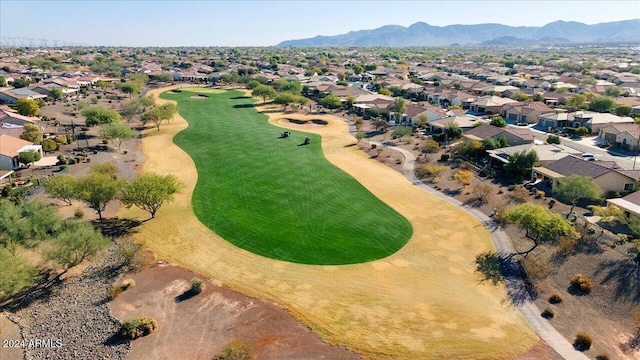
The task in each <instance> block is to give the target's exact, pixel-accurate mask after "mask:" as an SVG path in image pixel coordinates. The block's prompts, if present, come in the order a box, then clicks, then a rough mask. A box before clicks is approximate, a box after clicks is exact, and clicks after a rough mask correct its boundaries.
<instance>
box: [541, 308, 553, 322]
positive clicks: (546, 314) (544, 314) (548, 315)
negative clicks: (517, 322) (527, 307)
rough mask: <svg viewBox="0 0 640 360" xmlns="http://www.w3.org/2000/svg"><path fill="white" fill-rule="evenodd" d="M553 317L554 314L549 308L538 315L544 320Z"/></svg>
mask: <svg viewBox="0 0 640 360" xmlns="http://www.w3.org/2000/svg"><path fill="white" fill-rule="evenodd" d="M555 315H556V313H555V312H554V311H553V309H552V308H550V307H546V308H544V310H542V313H541V314H540V316H542V317H543V318H545V319H553V317H554V316H555Z"/></svg>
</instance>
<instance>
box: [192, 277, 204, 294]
mask: <svg viewBox="0 0 640 360" xmlns="http://www.w3.org/2000/svg"><path fill="white" fill-rule="evenodd" d="M202 290H204V281H202V280H200V279H198V278H195V279H193V280H191V293H193V294H200V293H201V292H202Z"/></svg>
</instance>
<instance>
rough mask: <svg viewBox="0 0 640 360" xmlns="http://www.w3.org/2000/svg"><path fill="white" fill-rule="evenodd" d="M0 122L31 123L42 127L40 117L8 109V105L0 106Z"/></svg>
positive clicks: (22, 124)
mask: <svg viewBox="0 0 640 360" xmlns="http://www.w3.org/2000/svg"><path fill="white" fill-rule="evenodd" d="M0 123H3V124H13V125H20V126H24V125H25V124H31V125H35V126H37V127H38V128H39V129H42V126H41V122H40V118H38V117H35V116H24V115H20V114H18V113H17V112H15V111H13V110H11V109H9V108H8V107H4V106H3V107H0Z"/></svg>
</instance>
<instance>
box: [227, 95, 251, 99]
mask: <svg viewBox="0 0 640 360" xmlns="http://www.w3.org/2000/svg"><path fill="white" fill-rule="evenodd" d="M240 99H251V97H250V96H236V97H232V98H231V100H240Z"/></svg>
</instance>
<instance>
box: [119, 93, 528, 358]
mask: <svg viewBox="0 0 640 360" xmlns="http://www.w3.org/2000/svg"><path fill="white" fill-rule="evenodd" d="M177 88H178V87H177V86H175V87H173V88H163V89H158V90H153V91H151V92H150V93H151V94H154V95H155V96H156V98H157V99H158V101H157V102H158V103H160V104H162V103H165V102H168V101H174V102H175V103H176V104H177V105H178V114H177V115H176V116H174V118H173V119H171V121H170V122H168V123H163V124H162V126H161V127H160V131H157V130H156V129H155V128H149V129H147V130H145V133H144V137H143V140H142V147H143V151H144V155H145V162H144V164H143V168H142V172H155V173H160V174H173V175H175V176H176V177H177V178H178V179H179V180H180V181H182V182H183V183H184V184H185V185H186V186H185V188H184V189H183V190H182V192H181V193H179V194H177V195H176V197H175V201H173V202H172V203H170V204H166V205H165V206H163V208H162V209H160V211H159V212H158V213H157V215H156V218H155V219H154V220H151V221H146V222H144V223H143V224H142V225H141V226H139V227H138V228H137V229H136V231H137V232H136V233H135V234H133V236H134V237H135V239H136V240H138V241H140V242H143V243H144V244H145V247H146V248H148V249H150V250H151V251H153V252H154V253H155V254H156V257H157V258H158V259H160V260H164V261H167V262H170V263H173V264H177V265H180V266H182V267H184V268H186V269H189V270H191V271H194V272H196V273H198V274H200V275H202V276H205V277H207V278H209V279H211V280H212V281H214V282H215V283H216V284H219V285H225V286H228V287H230V288H232V289H234V290H236V291H239V292H241V293H243V294H246V295H249V296H252V297H257V298H265V299H268V300H271V301H273V302H275V303H277V304H279V305H280V306H282V307H284V308H286V309H287V310H288V311H289V312H290V313H291V314H292V315H294V316H295V317H296V318H297V319H299V320H300V321H301V322H302V323H304V324H305V325H306V326H308V327H309V328H311V329H312V330H313V331H314V332H315V333H317V334H318V335H320V336H321V337H322V339H323V340H325V341H327V342H330V343H333V344H340V345H344V346H347V347H348V348H349V349H351V350H353V351H355V352H357V353H360V354H363V355H364V358H376V359H391V358H393V359H514V358H517V357H518V356H519V355H522V354H524V353H526V352H527V351H529V350H531V349H532V348H533V347H535V346H536V344H538V341H539V338H538V337H537V336H536V334H535V333H534V331H533V330H532V329H531V328H530V327H529V325H528V324H527V322H526V320H525V319H524V317H523V316H522V315H521V314H520V313H519V312H518V311H517V309H516V308H515V307H513V306H511V305H510V304H509V302H508V300H507V296H506V290H505V288H504V286H502V285H497V286H494V285H491V284H487V283H481V282H480V278H479V276H478V275H477V274H475V273H474V269H475V266H474V259H475V256H476V255H477V254H479V253H481V252H483V251H487V250H492V249H494V245H493V242H492V240H491V236H490V234H489V232H488V231H487V230H486V229H485V228H484V226H483V224H482V223H480V222H478V221H477V220H476V219H475V218H473V217H472V216H471V215H469V214H467V213H466V212H464V211H463V210H461V209H459V208H456V207H454V206H452V205H450V204H448V203H446V202H445V201H444V200H441V199H438V198H436V197H434V196H432V195H430V194H428V193H426V192H424V191H423V190H421V189H419V188H418V187H416V186H414V185H413V184H412V183H411V182H409V181H408V180H407V179H406V178H405V177H404V176H403V175H402V174H401V173H399V172H396V171H394V170H393V169H391V168H389V167H387V166H385V165H383V164H381V163H380V162H378V161H376V160H375V159H371V158H369V156H368V155H367V154H365V153H364V152H363V151H361V150H360V149H359V148H358V147H357V146H353V145H354V144H356V141H357V140H356V139H355V138H354V137H353V136H352V135H350V134H349V129H348V125H347V123H346V122H344V121H342V120H340V119H338V118H335V117H332V116H322V115H317V114H313V115H305V114H301V113H282V112H281V106H279V105H275V104H271V103H266V104H261V102H258V101H257V100H255V99H250V98H248V97H247V96H248V95H246V94H245V93H243V92H238V91H228V90H223V89H211V88H204V87H192V88H188V87H185V88H181V89H180V91H179V92H177V91H172V90H177ZM198 95H201V96H198ZM192 97H193V98H192ZM291 120H295V121H291ZM284 131H290V132H291V135H290V136H289V137H286V138H281V137H280V135H281V134H282V133H283V132H284ZM306 137H308V138H309V139H310V143H309V144H308V145H301V144H303V141H304V138H306ZM298 145H301V146H298ZM118 216H119V217H123V218H125V217H126V218H136V219H145V218H146V217H147V215H146V214H145V213H144V212H143V211H141V210H137V209H135V208H131V209H126V208H122V209H121V210H120V212H119V213H118ZM160 326H162V324H161V325H160Z"/></svg>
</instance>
